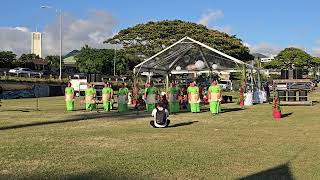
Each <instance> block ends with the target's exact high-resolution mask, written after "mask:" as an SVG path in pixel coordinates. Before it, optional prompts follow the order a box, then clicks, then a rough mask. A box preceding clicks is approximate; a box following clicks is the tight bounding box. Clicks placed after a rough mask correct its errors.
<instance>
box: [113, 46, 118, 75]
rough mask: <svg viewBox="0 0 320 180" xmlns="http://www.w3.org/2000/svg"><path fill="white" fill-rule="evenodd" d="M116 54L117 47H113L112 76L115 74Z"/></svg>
mask: <svg viewBox="0 0 320 180" xmlns="http://www.w3.org/2000/svg"><path fill="white" fill-rule="evenodd" d="M116 56H117V48H116V46H115V47H114V58H113V76H116Z"/></svg>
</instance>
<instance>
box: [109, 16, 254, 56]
mask: <svg viewBox="0 0 320 180" xmlns="http://www.w3.org/2000/svg"><path fill="white" fill-rule="evenodd" d="M185 36H189V37H191V38H193V39H195V40H197V41H200V42H202V43H204V44H207V45H209V46H211V47H213V48H215V49H217V50H219V51H221V52H224V53H226V54H228V55H230V56H233V57H235V58H238V59H241V60H243V61H246V60H251V59H253V57H252V56H251V55H250V53H249V48H248V47H246V46H244V45H243V44H242V41H241V39H239V38H237V37H236V36H230V35H228V34H226V33H222V32H219V31H217V30H213V29H208V28H207V27H206V26H203V25H200V24H196V23H191V22H184V21H181V20H165V21H159V22H148V23H146V24H138V25H136V26H134V27H130V28H127V29H123V30H121V31H120V32H119V33H118V34H117V35H115V36H114V37H112V38H110V39H107V40H106V41H105V42H104V43H111V44H121V45H123V48H124V49H125V50H127V51H130V52H131V53H133V54H134V55H136V56H137V57H143V58H145V57H150V56H152V55H154V54H155V53H157V52H159V51H161V50H162V49H164V48H165V47H168V46H169V45H171V44H173V43H175V42H176V41H178V40H180V39H182V38H183V37H185Z"/></svg>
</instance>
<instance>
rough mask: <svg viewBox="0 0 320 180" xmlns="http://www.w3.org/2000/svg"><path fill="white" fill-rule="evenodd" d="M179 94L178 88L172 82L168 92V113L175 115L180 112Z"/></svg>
mask: <svg viewBox="0 0 320 180" xmlns="http://www.w3.org/2000/svg"><path fill="white" fill-rule="evenodd" d="M179 92H180V90H179V88H178V87H176V85H175V83H174V82H172V83H171V87H170V89H169V92H168V99H169V109H170V113H176V112H179V111H180V104H179Z"/></svg>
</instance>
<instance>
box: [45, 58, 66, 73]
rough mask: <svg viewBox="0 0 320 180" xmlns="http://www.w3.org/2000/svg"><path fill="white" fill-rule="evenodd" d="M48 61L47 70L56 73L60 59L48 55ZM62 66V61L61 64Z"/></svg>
mask: <svg viewBox="0 0 320 180" xmlns="http://www.w3.org/2000/svg"><path fill="white" fill-rule="evenodd" d="M46 60H47V61H48V67H49V70H50V71H52V72H58V70H59V68H60V57H59V56H57V55H49V56H47V57H46ZM61 63H62V66H63V61H62V62H61Z"/></svg>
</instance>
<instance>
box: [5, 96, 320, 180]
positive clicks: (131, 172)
mask: <svg viewBox="0 0 320 180" xmlns="http://www.w3.org/2000/svg"><path fill="white" fill-rule="evenodd" d="M314 97H315V100H318V99H319V97H320V94H319V93H318V92H316V93H315V94H314ZM38 105H39V111H36V110H35V109H36V99H18V100H5V101H3V103H2V107H1V108H0V128H2V130H0V137H1V138H0V177H1V178H22V179H23V178H29V179H35V178H41V179H44V178H49V179H64V178H67V179H68V178H70V179H79V178H80V179H81V178H82V179H106V178H107V179H236V178H242V177H247V176H250V175H252V174H255V173H259V172H263V171H265V170H268V169H270V168H275V167H278V166H280V165H284V164H285V165H286V167H288V169H289V173H290V174H288V173H284V176H285V175H288V176H292V177H293V178H297V179H319V178H320V131H319V129H320V123H319V120H320V118H319V117H320V108H319V107H320V105H318V104H316V105H315V106H293V107H282V110H283V113H284V114H288V113H292V114H291V115H289V116H287V117H285V118H283V119H281V120H280V121H275V120H274V119H273V118H272V116H271V113H272V112H271V109H272V108H271V105H270V104H263V105H256V106H252V107H248V108H246V109H245V110H241V109H239V107H238V105H236V104H227V105H223V109H225V110H229V112H225V113H222V114H220V115H218V116H212V115H211V114H210V113H209V112H203V113H200V114H192V113H181V114H177V115H172V116H171V117H170V119H171V121H172V125H177V127H172V128H167V129H153V128H150V127H149V120H150V119H151V117H150V115H149V114H146V113H143V112H140V113H139V115H137V114H136V112H131V113H127V114H118V113H116V112H111V113H104V112H99V113H98V112H96V111H94V112H85V111H83V110H79V109H80V108H81V107H82V105H80V103H79V102H78V101H77V102H76V105H77V107H76V108H77V109H78V111H76V112H65V106H64V101H63V97H54V98H40V99H39V102H38ZM230 110H232V111H230ZM48 122H52V123H48ZM179 125H180V126H179ZM280 170H281V169H280ZM282 171H284V170H282ZM263 175H266V173H264V174H263V173H262V174H260V175H258V177H264V176H263ZM280 176H281V174H280V173H276V174H273V175H272V177H274V178H277V177H280ZM285 177H286V176H285Z"/></svg>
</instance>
